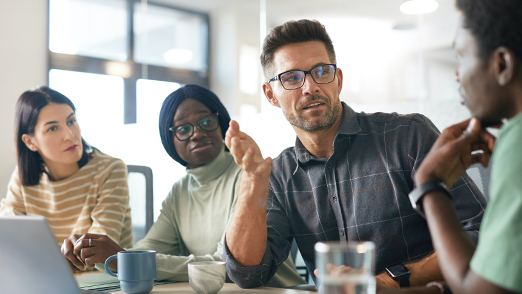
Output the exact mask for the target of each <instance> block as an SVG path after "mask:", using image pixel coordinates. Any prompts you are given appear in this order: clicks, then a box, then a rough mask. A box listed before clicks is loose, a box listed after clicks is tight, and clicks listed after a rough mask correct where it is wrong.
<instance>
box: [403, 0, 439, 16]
mask: <svg viewBox="0 0 522 294" xmlns="http://www.w3.org/2000/svg"><path fill="white" fill-rule="evenodd" d="M438 7H439V3H438V2H437V1H436V0H408V1H406V2H404V3H402V5H401V12H402V13H404V14H415V15H418V14H427V13H431V12H433V11H435V10H437V8H438Z"/></svg>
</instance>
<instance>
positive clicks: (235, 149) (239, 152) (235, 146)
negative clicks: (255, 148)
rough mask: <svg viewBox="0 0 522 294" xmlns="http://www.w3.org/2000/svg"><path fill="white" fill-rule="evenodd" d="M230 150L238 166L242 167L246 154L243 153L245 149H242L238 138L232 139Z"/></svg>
mask: <svg viewBox="0 0 522 294" xmlns="http://www.w3.org/2000/svg"><path fill="white" fill-rule="evenodd" d="M229 150H230V154H231V155H232V156H233V157H234V160H235V161H236V164H237V165H239V166H241V165H242V164H243V157H244V155H245V154H244V152H243V148H242V147H241V141H240V140H239V138H238V137H234V138H232V139H231V143H230V147H229Z"/></svg>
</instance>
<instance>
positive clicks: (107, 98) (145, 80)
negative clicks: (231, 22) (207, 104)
mask: <svg viewBox="0 0 522 294" xmlns="http://www.w3.org/2000/svg"><path fill="white" fill-rule="evenodd" d="M208 27H209V24H208V15H207V14H203V13H198V12H194V11H188V10H182V9H177V8H173V7H170V6H165V5H161V4H150V3H147V1H137V0H49V86H50V87H51V88H53V89H56V90H57V91H59V92H61V93H63V94H64V95H66V96H67V97H69V98H70V99H71V100H72V101H73V103H74V104H75V106H76V108H77V113H78V121H79V124H80V128H81V130H82V136H83V137H84V139H85V140H86V141H87V142H88V143H89V144H91V145H93V146H94V147H96V148H98V149H100V150H101V151H102V152H104V153H107V154H109V155H111V156H114V157H118V158H121V159H122V160H123V161H125V163H126V164H134V165H145V166H149V167H151V168H152V170H153V172H154V196H155V197H154V198H155V199H156V200H155V205H154V210H155V212H156V213H155V217H157V216H158V215H159V214H158V213H157V212H159V209H160V207H161V202H162V200H163V199H164V198H165V196H166V195H167V193H168V191H169V190H170V188H171V186H172V184H173V182H174V181H175V180H176V179H177V178H180V177H181V176H183V175H184V170H185V169H184V167H182V166H180V165H179V164H178V163H177V162H175V161H174V160H172V159H171V158H170V157H169V156H168V154H167V153H166V152H165V151H164V150H163V146H162V144H161V140H160V137H159V132H158V117H159V111H160V108H161V105H162V103H163V100H164V99H165V97H167V95H168V94H170V93H171V92H172V91H174V90H176V89H177V88H179V87H180V86H181V85H184V84H198V85H201V86H205V87H208V84H209V78H208V74H207V70H208V43H209V36H208V31H209V28H208Z"/></svg>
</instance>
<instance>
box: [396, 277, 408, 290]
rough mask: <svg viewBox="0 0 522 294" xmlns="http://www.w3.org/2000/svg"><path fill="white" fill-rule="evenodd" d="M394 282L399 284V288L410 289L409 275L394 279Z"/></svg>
mask: <svg viewBox="0 0 522 294" xmlns="http://www.w3.org/2000/svg"><path fill="white" fill-rule="evenodd" d="M395 280H396V281H397V282H399V286H400V287H401V288H408V287H410V274H407V275H404V276H399V277H397V278H395Z"/></svg>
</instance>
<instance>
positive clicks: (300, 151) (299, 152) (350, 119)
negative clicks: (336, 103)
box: [294, 102, 361, 173]
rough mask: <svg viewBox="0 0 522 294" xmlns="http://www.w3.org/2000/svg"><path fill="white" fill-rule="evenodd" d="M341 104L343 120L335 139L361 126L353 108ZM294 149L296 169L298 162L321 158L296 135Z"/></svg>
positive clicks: (356, 130)
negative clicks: (308, 148)
mask: <svg viewBox="0 0 522 294" xmlns="http://www.w3.org/2000/svg"><path fill="white" fill-rule="evenodd" d="M341 104H342V106H343V120H342V121H341V126H340V127H339V130H338V131H337V136H335V139H336V140H337V138H338V137H339V135H353V134H356V133H358V132H360V131H361V127H360V126H359V123H358V121H357V113H356V112H355V111H353V109H352V108H351V107H350V106H348V105H347V104H346V103H344V102H341ZM294 151H295V156H296V158H297V161H298V164H297V167H296V171H297V168H298V167H299V162H301V163H303V164H305V163H307V162H308V161H310V160H312V159H313V160H322V159H320V158H318V157H316V156H314V155H312V154H311V153H310V152H308V150H307V149H306V148H305V146H304V145H303V143H302V142H301V140H299V137H296V140H295V148H294ZM294 173H295V171H294Z"/></svg>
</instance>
